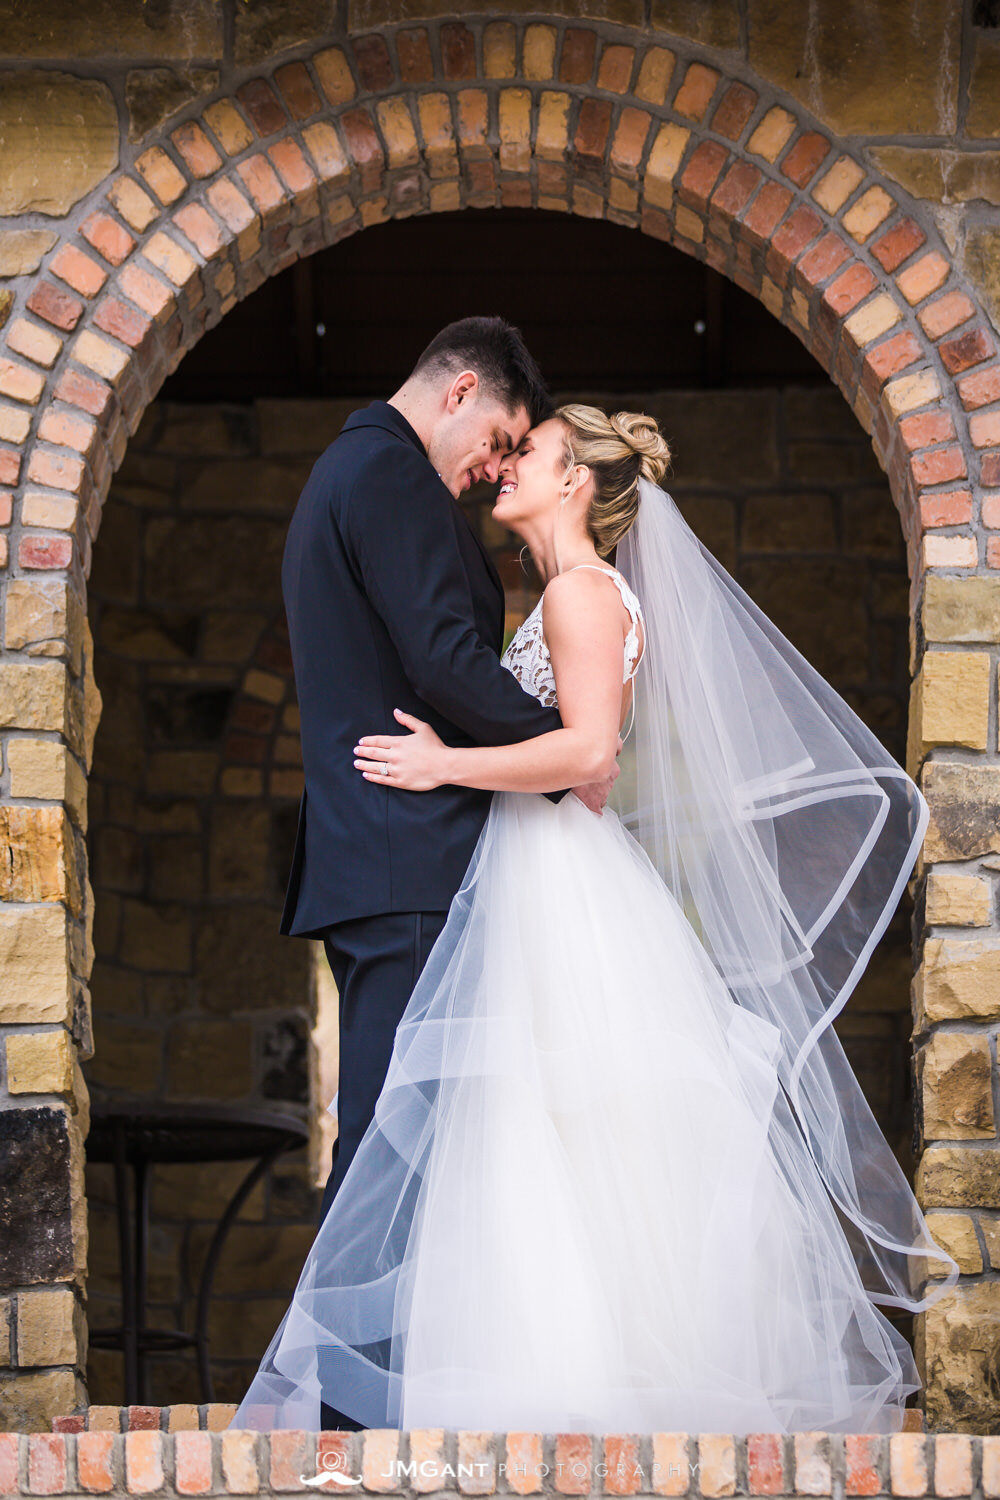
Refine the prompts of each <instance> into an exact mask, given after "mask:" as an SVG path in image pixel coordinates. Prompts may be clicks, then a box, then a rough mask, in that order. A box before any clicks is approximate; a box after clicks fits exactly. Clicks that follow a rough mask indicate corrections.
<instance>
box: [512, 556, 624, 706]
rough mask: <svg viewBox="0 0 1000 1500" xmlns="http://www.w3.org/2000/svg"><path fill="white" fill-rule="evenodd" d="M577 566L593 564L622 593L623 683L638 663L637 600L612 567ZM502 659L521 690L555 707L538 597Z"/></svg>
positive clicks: (555, 698)
mask: <svg viewBox="0 0 1000 1500" xmlns="http://www.w3.org/2000/svg"><path fill="white" fill-rule="evenodd" d="M579 566H580V567H581V568H594V570H595V571H596V572H598V573H606V574H607V575H608V577H609V578H610V579H611V580H612V582H613V583H614V584H616V585H617V588H618V592H619V593H620V594H621V596H622V603H623V604H624V605H625V608H626V609H627V610H628V612H629V617H630V618H631V621H632V625H631V628H630V629H629V633H628V635H627V636H626V637H625V672H624V676H623V677H622V686H624V685H625V683H626V682H628V681H629V680H630V678H632V677H634V676H635V672H636V668H637V666H638V664H639V632H638V630H637V629H636V625H637V622H639V621H641V620H642V611H641V610H640V608H639V601H638V599H637V598H636V597H635V595H634V594H633V592H632V590H631V589H630V588H629V586H628V584H627V583H626V582H625V580H624V578H623V577H622V575H621V574H620V573H618V572H616V570H615V569H614V568H599V567H597V564H596V563H580V564H579ZM570 571H571V572H574V571H575V569H570ZM502 659H503V664H504V666H505V667H506V668H507V669H508V671H511V672H513V674H514V676H515V677H516V678H517V680H518V682H519V683H520V684H521V686H522V687H523V688H524V690H525V692H528V693H531V694H532V695H533V697H535V698H537V699H538V700H539V702H540V703H544V704H545V705H546V707H548V708H556V707H558V698H557V696H556V679H555V674H554V673H553V671H552V662H551V661H550V659H549V648H548V647H547V646H546V644H545V637H544V635H543V634H542V600H541V599H539V601H538V603H537V604H536V605H535V607H534V609H533V610H532V611H531V614H530V615H529V616H528V618H527V619H526V620H525V621H524V622H523V624H521V625H519V626H518V628H517V630H516V631H515V633H514V638H513V640H512V641H511V643H510V645H509V646H508V647H507V650H506V651H505V652H504V654H503V658H502Z"/></svg>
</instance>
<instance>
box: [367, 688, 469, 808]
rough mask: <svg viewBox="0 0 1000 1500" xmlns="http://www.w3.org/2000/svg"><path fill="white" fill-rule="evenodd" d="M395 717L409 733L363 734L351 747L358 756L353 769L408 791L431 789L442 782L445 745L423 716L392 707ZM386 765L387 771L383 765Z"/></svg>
mask: <svg viewBox="0 0 1000 1500" xmlns="http://www.w3.org/2000/svg"><path fill="white" fill-rule="evenodd" d="M393 714H394V716H395V717H396V718H397V719H398V720H399V722H400V724H402V725H403V727H404V728H406V729H410V730H412V731H413V732H412V734H399V735H396V734H366V735H365V736H364V738H363V739H360V740H359V741H358V743H357V744H356V745H355V747H354V753H355V755H357V756H359V757H360V759H359V760H356V761H355V762H354V767H355V770H357V771H361V772H362V773H363V774H364V779H365V780H366V781H377V782H379V783H381V785H382V786H395V787H401V788H402V789H403V791H407V792H431V791H433V790H434V788H435V787H438V786H442V785H443V784H444V781H445V775H444V761H445V756H446V755H447V751H448V747H447V746H446V745H445V744H444V742H443V741H442V740H440V739H439V738H438V736H437V735H436V734H435V733H434V730H433V729H432V728H431V726H430V725H429V724H425V723H424V721H423V719H415V718H414V717H413V715H412V714H404V712H403V710H402V709H401V708H394V709H393ZM383 766H388V768H389V769H388V773H386V772H385V771H383V769H382V767H383Z"/></svg>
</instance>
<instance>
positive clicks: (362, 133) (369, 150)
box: [340, 109, 385, 193]
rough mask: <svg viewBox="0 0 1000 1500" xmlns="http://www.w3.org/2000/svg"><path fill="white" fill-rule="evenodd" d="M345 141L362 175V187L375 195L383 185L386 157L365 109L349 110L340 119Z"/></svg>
mask: <svg viewBox="0 0 1000 1500" xmlns="http://www.w3.org/2000/svg"><path fill="white" fill-rule="evenodd" d="M340 125H341V129H342V130H343V132H344V141H345V144H346V146H347V149H348V152H349V153H350V155H351V156H352V157H353V158H354V164H355V166H356V167H357V169H358V171H359V173H360V174H361V187H362V189H363V191H364V192H366V193H373V192H375V191H376V189H377V188H379V187H381V185H382V172H383V169H384V167H385V157H384V156H383V154H382V145H381V142H380V141H379V138H378V133H377V131H376V129H375V126H374V124H373V123H372V119H371V116H370V115H369V114H368V113H367V111H366V110H363V109H349V110H348V111H347V113H346V114H344V115H342V116H341V119H340Z"/></svg>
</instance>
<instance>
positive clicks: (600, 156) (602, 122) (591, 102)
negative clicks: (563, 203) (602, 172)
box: [573, 99, 612, 169]
mask: <svg viewBox="0 0 1000 1500" xmlns="http://www.w3.org/2000/svg"><path fill="white" fill-rule="evenodd" d="M611 111H612V105H611V102H610V100H608V99H584V101H583V103H582V104H581V106H580V119H579V122H578V124H577V127H576V138H575V140H574V142H573V147H574V150H575V151H576V155H577V160H578V162H579V164H580V165H581V166H582V167H584V168H587V167H590V168H597V169H599V168H601V167H603V165H604V153H605V151H606V150H607V145H608V135H609V134H610V131H611Z"/></svg>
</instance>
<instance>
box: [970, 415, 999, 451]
mask: <svg viewBox="0 0 1000 1500" xmlns="http://www.w3.org/2000/svg"><path fill="white" fill-rule="evenodd" d="M969 435H970V437H971V438H972V441H973V443H974V444H975V446H976V447H977V448H1000V411H981V412H976V413H974V415H973V416H971V417H970V418H969Z"/></svg>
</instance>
